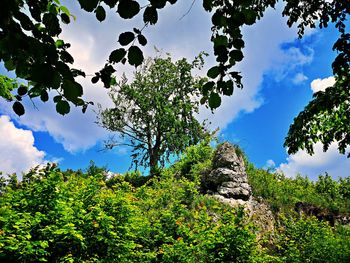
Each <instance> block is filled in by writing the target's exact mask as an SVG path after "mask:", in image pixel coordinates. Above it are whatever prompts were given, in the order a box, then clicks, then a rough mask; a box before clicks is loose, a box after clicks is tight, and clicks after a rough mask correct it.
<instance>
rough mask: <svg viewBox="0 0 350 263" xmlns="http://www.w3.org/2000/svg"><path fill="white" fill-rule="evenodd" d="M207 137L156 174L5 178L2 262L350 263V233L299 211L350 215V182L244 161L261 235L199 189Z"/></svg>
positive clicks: (0, 201) (92, 172) (49, 173)
mask: <svg viewBox="0 0 350 263" xmlns="http://www.w3.org/2000/svg"><path fill="white" fill-rule="evenodd" d="M212 154H213V149H212V148H211V147H210V146H209V145H208V143H202V144H200V145H197V146H191V147H189V148H188V149H187V151H186V153H185V154H184V155H183V156H182V158H181V159H180V160H179V161H178V162H176V163H175V164H174V165H173V166H171V167H170V168H167V169H163V170H162V171H161V172H160V175H159V176H156V177H152V178H151V177H150V178H149V177H145V176H142V175H141V174H140V173H139V172H129V173H126V174H124V175H115V176H112V177H110V176H107V174H108V173H106V171H105V169H103V168H98V167H96V166H95V165H93V164H92V165H91V166H90V167H89V168H88V169H87V170H86V171H84V172H83V171H61V170H60V169H59V168H57V167H56V166H55V165H48V166H46V167H44V168H38V169H35V170H32V171H31V172H29V173H27V174H25V175H23V179H22V180H21V181H17V179H16V176H12V177H10V179H7V182H5V180H4V179H3V180H2V182H1V188H0V191H1V194H0V261H1V262H39V261H40V262H45V261H46V262H193V263H195V262H208V263H209V262H350V229H349V227H348V226H346V225H342V224H339V223H336V224H335V226H331V225H330V224H329V223H328V222H326V221H320V220H319V219H317V218H315V217H307V216H304V215H299V214H298V213H296V212H295V209H294V208H295V204H296V203H298V202H304V203H310V204H313V205H315V206H318V207H322V209H325V210H327V211H331V212H334V213H343V214H347V213H349V211H350V202H349V195H350V180H349V178H347V179H340V180H339V181H334V180H332V178H331V177H330V176H328V175H325V176H320V177H319V179H318V180H317V181H316V182H312V181H310V180H308V179H307V178H304V177H300V176H297V177H296V178H295V179H290V178H286V177H284V176H283V175H279V174H277V173H274V172H270V171H266V170H262V169H256V168H255V167H254V166H253V165H252V164H248V165H247V172H248V176H249V183H250V184H251V186H252V189H253V195H254V196H255V197H256V198H258V199H259V200H260V201H261V202H265V203H266V204H268V205H269V206H270V207H271V210H272V211H273V213H274V216H275V219H276V224H275V228H274V230H272V231H270V232H267V233H266V232H265V233H262V232H261V231H260V230H259V227H258V226H257V225H256V224H255V223H254V222H252V221H250V220H249V219H248V217H247V216H246V215H245V212H244V210H243V209H242V208H239V207H238V208H235V209H234V208H232V207H229V206H227V205H224V204H222V203H219V202H218V201H216V200H215V199H214V198H212V197H211V196H210V195H205V194H203V193H202V192H201V175H202V174H203V172H205V171H206V170H208V169H210V167H211V160H212Z"/></svg>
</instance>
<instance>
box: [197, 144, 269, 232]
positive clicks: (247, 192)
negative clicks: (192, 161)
mask: <svg viewBox="0 0 350 263" xmlns="http://www.w3.org/2000/svg"><path fill="white" fill-rule="evenodd" d="M202 186H203V189H204V191H205V192H206V193H207V194H210V195H212V196H213V197H214V198H216V199H218V200H219V201H220V202H222V203H225V204H228V205H230V206H232V207H237V206H243V207H244V209H245V211H246V214H247V215H248V217H249V218H250V219H251V220H252V221H253V222H254V223H255V224H256V225H258V226H259V228H260V230H261V231H260V232H261V233H266V232H271V231H273V229H274V221H275V220H274V216H273V214H272V212H271V210H270V209H269V207H268V205H266V204H264V203H263V202H259V201H257V200H256V199H255V198H254V197H253V196H252V190H251V186H250V185H249V183H248V176H247V173H246V169H245V165H244V160H243V157H242V156H241V154H240V152H239V151H237V149H236V147H235V146H233V145H232V144H230V143H228V142H225V143H223V144H222V145H220V146H219V147H218V148H217V150H216V151H215V153H214V157H213V169H212V170H211V171H210V172H208V173H207V174H205V175H203V177H202Z"/></svg>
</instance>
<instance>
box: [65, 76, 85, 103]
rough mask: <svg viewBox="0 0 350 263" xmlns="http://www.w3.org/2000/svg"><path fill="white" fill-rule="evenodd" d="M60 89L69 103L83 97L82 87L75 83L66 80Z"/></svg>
mask: <svg viewBox="0 0 350 263" xmlns="http://www.w3.org/2000/svg"><path fill="white" fill-rule="evenodd" d="M62 88H63V95H64V96H65V97H66V98H67V99H68V100H69V101H75V100H76V99H77V98H78V97H80V96H81V95H83V87H82V86H81V85H80V84H79V83H77V82H75V81H74V82H73V81H71V80H68V79H65V80H63V84H62Z"/></svg>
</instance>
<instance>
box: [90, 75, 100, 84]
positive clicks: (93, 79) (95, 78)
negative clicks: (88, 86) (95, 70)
mask: <svg viewBox="0 0 350 263" xmlns="http://www.w3.org/2000/svg"><path fill="white" fill-rule="evenodd" d="M99 80H100V77H99V76H94V77H93V78H92V79H91V82H92V83H93V84H95V83H97V82H98V81H99Z"/></svg>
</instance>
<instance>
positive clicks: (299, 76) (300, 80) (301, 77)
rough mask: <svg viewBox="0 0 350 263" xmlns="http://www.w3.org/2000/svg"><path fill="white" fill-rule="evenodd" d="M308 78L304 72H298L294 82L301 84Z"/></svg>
mask: <svg viewBox="0 0 350 263" xmlns="http://www.w3.org/2000/svg"><path fill="white" fill-rule="evenodd" d="M306 80H308V77H307V76H305V75H304V74H303V73H297V74H296V75H295V76H294V78H293V80H292V81H293V83H294V84H296V85H297V84H300V83H303V82H304V81H306Z"/></svg>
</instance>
